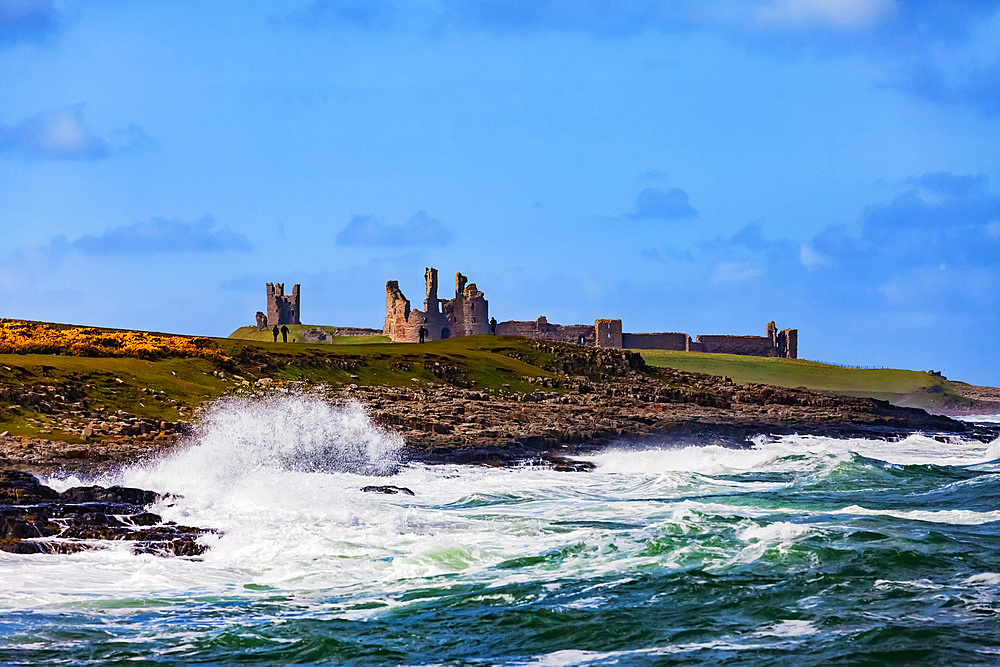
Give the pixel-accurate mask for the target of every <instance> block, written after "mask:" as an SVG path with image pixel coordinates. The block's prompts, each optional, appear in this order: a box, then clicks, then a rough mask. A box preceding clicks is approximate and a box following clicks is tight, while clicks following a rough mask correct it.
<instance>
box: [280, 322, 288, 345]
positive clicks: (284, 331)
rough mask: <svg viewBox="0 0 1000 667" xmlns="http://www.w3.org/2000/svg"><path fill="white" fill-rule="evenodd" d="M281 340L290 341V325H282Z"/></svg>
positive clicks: (283, 341)
mask: <svg viewBox="0 0 1000 667" xmlns="http://www.w3.org/2000/svg"><path fill="white" fill-rule="evenodd" d="M281 342H282V343H287V342H288V327H287V326H285V325H284V324H282V325H281Z"/></svg>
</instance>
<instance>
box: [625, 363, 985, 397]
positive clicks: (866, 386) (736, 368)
mask: <svg viewBox="0 0 1000 667" xmlns="http://www.w3.org/2000/svg"><path fill="white" fill-rule="evenodd" d="M637 352H639V353H640V354H642V358H643V359H644V360H645V361H646V363H647V364H649V365H650V366H657V367H661V368H673V369H676V370H681V371H688V372H692V373H707V374H710V375H719V376H723V377H728V378H731V379H732V380H733V382H735V383H736V384H747V383H751V382H753V383H757V384H769V385H775V386H778V387H788V388H793V389H794V388H805V389H810V390H812V391H818V392H824V393H830V394H837V395H841V396H857V397H864V398H877V399H880V400H884V401H889V402H890V403H892V404H894V405H900V406H905V407H916V408H923V409H925V410H928V411H931V412H968V411H970V410H974V409H975V403H974V401H973V400H972V399H970V398H967V397H965V396H963V395H962V393H961V391H962V390H961V387H956V386H955V384H953V383H952V382H950V381H949V380H948V379H947V378H943V377H940V376H935V375H931V374H930V373H925V372H921V371H908V370H901V369H894V368H884V369H856V368H844V367H842V366H832V365H830V364H822V363H819V362H815V361H806V360H804V359H778V358H772V357H745V356H740V355H735V354H705V353H700V352H675V351H671V350H637Z"/></svg>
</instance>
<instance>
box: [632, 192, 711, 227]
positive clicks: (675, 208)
mask: <svg viewBox="0 0 1000 667" xmlns="http://www.w3.org/2000/svg"><path fill="white" fill-rule="evenodd" d="M625 217H627V218H629V219H631V220H676V219H683V218H696V217H698V211H697V210H696V209H695V208H694V207H693V206H691V202H690V201H689V200H688V193H687V192H685V191H684V190H682V189H680V188H671V189H670V190H661V189H660V188H643V189H642V191H640V192H639V196H638V197H636V199H635V208H634V209H633V210H632V211H631V212H630V213H628V214H627V215H626V216H625Z"/></svg>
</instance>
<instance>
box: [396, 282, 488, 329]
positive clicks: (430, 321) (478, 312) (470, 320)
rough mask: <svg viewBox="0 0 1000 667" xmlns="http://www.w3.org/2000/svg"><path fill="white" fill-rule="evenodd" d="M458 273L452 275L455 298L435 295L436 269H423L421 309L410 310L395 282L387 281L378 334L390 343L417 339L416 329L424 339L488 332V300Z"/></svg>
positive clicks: (436, 287)
mask: <svg viewBox="0 0 1000 667" xmlns="http://www.w3.org/2000/svg"><path fill="white" fill-rule="evenodd" d="M467 283H468V278H466V277H465V276H463V275H462V274H461V273H457V274H455V298H454V299H440V298H438V272H437V269H434V268H428V269H426V270H425V271H424V285H425V288H426V295H425V298H424V309H423V310H412V309H411V308H410V301H409V300H408V299H407V298H406V296H404V295H403V292H402V290H400V289H399V283H398V282H397V281H395V280H390V281H389V282H387V283H386V284H385V324H384V325H383V327H382V333H384V334H385V335H386V336H389V338H391V339H392V340H393V341H394V342H403V343H416V342H419V341H420V329H421V327H423V329H424V330H425V332H426V333H425V335H424V340H441V339H442V338H453V337H455V336H472V335H475V334H488V333H489V332H490V311H489V302H488V301H487V300H486V298H485V295H484V294H483V293H482V292H480V291H479V290H478V289H477V288H476V284H475V283H468V284H467Z"/></svg>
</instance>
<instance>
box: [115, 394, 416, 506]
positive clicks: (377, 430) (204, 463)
mask: <svg viewBox="0 0 1000 667" xmlns="http://www.w3.org/2000/svg"><path fill="white" fill-rule="evenodd" d="M186 444H187V446H186V447H183V448H182V449H180V450H178V451H175V452H173V453H171V454H168V455H167V456H166V457H165V458H163V459H161V460H159V461H157V462H155V463H154V464H152V465H148V464H147V465H146V466H141V467H139V468H132V469H131V470H126V471H122V472H123V475H122V477H123V479H122V481H127V482H130V483H133V484H141V483H152V484H159V485H164V488H165V489H166V488H177V487H178V486H181V487H183V486H188V484H186V483H184V482H186V481H190V480H191V478H192V477H194V478H199V479H200V480H201V481H202V482H203V483H204V482H209V481H210V480H211V481H212V482H215V483H222V484H225V483H227V482H231V481H235V480H236V479H239V478H243V477H246V476H248V475H252V474H255V473H257V472H260V471H265V470H282V471H295V472H325V473H329V472H349V473H357V474H362V475H391V474H393V473H395V472H396V470H397V469H398V467H399V463H400V455H401V451H402V447H403V439H402V437H400V436H399V435H397V434H395V433H392V432H390V431H387V430H386V429H384V428H381V427H380V426H378V425H376V424H375V423H374V422H372V420H371V417H370V416H369V414H368V411H367V410H366V408H365V406H364V405H362V404H361V403H359V402H357V401H351V402H349V403H346V404H344V405H334V404H331V403H330V402H328V401H326V400H324V399H323V398H321V397H320V396H316V395H313V394H294V395H283V396H267V397H263V398H260V397H257V398H224V399H220V400H218V401H216V402H215V403H213V404H212V405H211V407H210V408H209V409H208V411H207V412H206V414H205V415H204V416H203V417H202V419H200V420H199V421H198V423H197V424H195V427H194V431H193V432H192V434H191V435H190V436H188V437H187V439H186ZM143 478H145V479H143ZM156 488H160V486H157V487H156Z"/></svg>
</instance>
